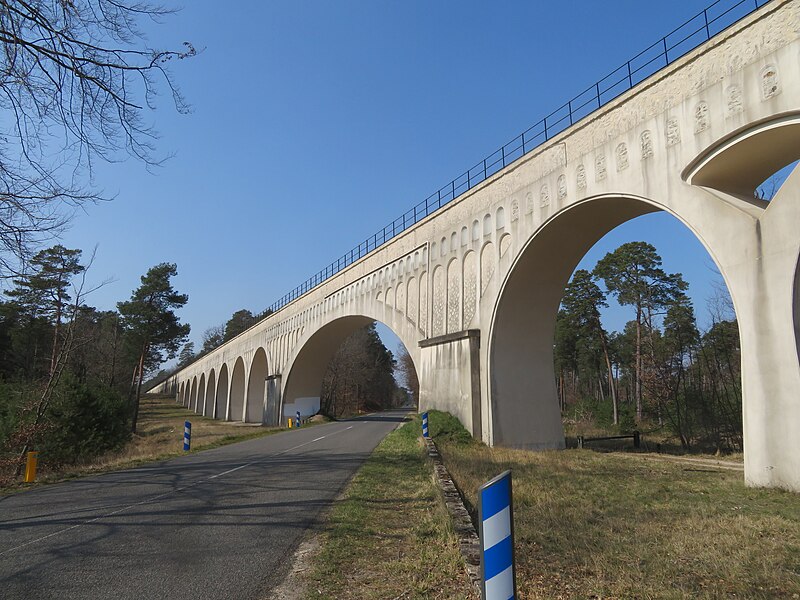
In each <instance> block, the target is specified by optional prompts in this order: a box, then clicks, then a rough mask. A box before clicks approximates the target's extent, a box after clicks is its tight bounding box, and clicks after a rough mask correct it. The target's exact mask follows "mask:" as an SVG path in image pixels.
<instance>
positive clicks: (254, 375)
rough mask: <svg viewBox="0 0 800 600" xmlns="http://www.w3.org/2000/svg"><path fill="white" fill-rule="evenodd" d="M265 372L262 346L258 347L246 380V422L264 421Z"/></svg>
mask: <svg viewBox="0 0 800 600" xmlns="http://www.w3.org/2000/svg"><path fill="white" fill-rule="evenodd" d="M267 373H268V370H267V353H266V351H265V350H264V348H258V350H256V353H255V355H254V356H253V362H252V363H251V364H250V375H249V377H248V380H247V401H246V403H247V408H246V410H245V419H244V420H245V421H247V422H248V423H262V422H263V421H264V401H265V400H266V379H267Z"/></svg>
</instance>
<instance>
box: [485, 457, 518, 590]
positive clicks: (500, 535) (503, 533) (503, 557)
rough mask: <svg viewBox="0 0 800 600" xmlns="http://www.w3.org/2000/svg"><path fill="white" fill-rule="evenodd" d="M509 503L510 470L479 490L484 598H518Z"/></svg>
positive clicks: (511, 510)
mask: <svg viewBox="0 0 800 600" xmlns="http://www.w3.org/2000/svg"><path fill="white" fill-rule="evenodd" d="M512 504H513V503H512V493H511V471H505V472H504V473H501V474H500V475H498V476H497V477H495V478H494V479H492V480H490V481H487V482H486V483H484V484H483V485H482V486H481V487H480V489H479V490H478V515H479V524H480V541H481V597H482V598H483V600H513V599H515V598H516V597H517V582H516V574H515V568H514V511H513V506H512Z"/></svg>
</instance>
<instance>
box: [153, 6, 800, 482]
mask: <svg viewBox="0 0 800 600" xmlns="http://www.w3.org/2000/svg"><path fill="white" fill-rule="evenodd" d="M799 12H800V3H798V2H797V0H773V2H770V3H768V4H767V5H765V6H764V7H762V8H761V9H759V10H758V11H756V12H755V13H753V14H752V15H750V16H749V17H746V18H745V19H743V20H742V21H740V22H739V23H737V24H736V25H735V26H732V27H730V28H729V29H727V30H726V31H725V32H723V33H722V34H720V35H718V36H717V37H715V38H713V39H712V40H710V41H709V42H707V43H705V44H704V45H702V46H700V47H699V48H697V49H696V50H694V51H693V52H691V53H690V54H688V55H687V56H685V57H683V58H682V59H680V60H678V61H676V62H675V63H673V64H672V65H670V66H669V67H667V68H665V69H663V70H661V71H659V72H658V73H656V74H655V75H653V76H652V77H650V78H648V79H647V80H645V81H644V82H642V83H641V84H639V85H637V86H636V87H635V88H633V89H632V90H630V91H629V92H627V93H625V94H623V95H622V96H620V97H619V98H618V99H617V100H615V101H614V102H612V103H610V104H608V105H606V106H605V107H603V108H602V109H600V110H598V111H596V112H594V113H592V114H591V115H589V116H588V117H586V118H585V119H583V120H581V121H579V122H577V123H576V124H575V125H574V126H572V127H570V128H569V129H567V130H566V131H564V132H563V133H562V134H560V135H558V136H556V137H554V138H553V139H552V140H550V141H549V142H548V143H546V144H544V145H542V146H540V147H539V148H537V149H536V150H535V151H533V152H531V153H529V154H528V155H526V156H525V157H523V158H522V159H520V160H518V161H516V162H515V163H513V164H511V165H510V166H508V167H507V168H505V169H504V170H502V171H500V172H499V173H497V174H496V175H494V176H492V177H490V178H489V179H487V180H486V181H485V182H483V183H482V184H480V185H478V186H476V187H474V188H473V189H472V190H470V191H469V192H467V193H465V194H463V195H462V196H460V197H459V198H458V199H457V200H455V201H453V202H451V203H450V204H449V205H447V206H446V207H445V208H443V209H442V210H440V211H438V212H437V213H435V214H434V215H431V216H430V217H429V218H427V219H426V220H424V221H422V222H420V223H418V224H417V225H416V226H414V227H413V228H411V229H409V230H408V231H406V232H405V233H403V234H402V235H400V236H398V237H397V238H395V239H393V240H392V241H391V242H389V243H387V244H385V245H384V246H382V247H381V248H379V249H377V250H376V251H374V252H372V253H371V254H369V255H368V256H366V257H365V258H363V259H361V260H360V261H358V262H357V263H355V264H353V265H352V266H350V267H349V268H347V269H346V270H344V271H342V272H341V273H339V274H338V275H336V276H334V277H333V278H331V279H329V280H327V281H326V282H325V283H323V284H321V285H319V286H318V287H316V288H314V289H313V290H311V291H310V292H308V293H306V294H305V295H303V296H302V297H300V298H298V299H297V300H295V301H294V302H292V303H291V304H289V305H288V306H286V307H285V308H283V309H282V310H280V311H278V312H277V313H276V314H274V315H272V316H270V317H269V318H267V319H265V320H264V321H262V322H261V323H259V324H258V325H256V326H255V327H253V328H252V329H250V330H248V331H246V332H245V333H243V334H242V335H240V336H239V337H237V338H235V339H233V340H231V341H230V342H228V343H226V344H224V345H223V346H221V347H220V348H218V349H217V350H216V351H214V352H213V353H211V354H209V355H207V356H205V357H203V358H202V359H201V360H199V361H197V362H196V363H194V364H192V365H190V366H188V367H187V368H185V369H183V370H182V371H180V372H179V373H177V374H175V376H173V377H172V378H171V379H170V380H168V381H167V382H165V384H163V385H162V386H160V388H161V390H164V389H168V390H170V391H171V392H175V393H176V394H177V395H178V398H179V400H180V401H182V402H183V403H184V404H187V405H189V406H192V407H196V410H197V411H198V412H203V413H204V414H213V415H214V416H216V417H218V418H229V419H237V420H241V419H248V420H256V421H258V420H259V418H261V419H263V420H265V421H266V422H274V421H276V420H277V419H279V418H280V414H281V410H280V408H279V407H280V404H281V403H286V402H288V403H291V402H293V401H294V399H296V398H305V397H314V396H319V393H320V392H319V390H320V385H321V379H322V374H323V372H324V368H325V366H326V365H327V361H328V359H329V358H330V356H332V353H333V352H334V351H335V348H336V346H337V345H338V344H339V343H340V342H341V341H342V340H343V339H344V337H345V336H346V335H347V334H348V333H349V332H352V331H354V330H355V329H356V328H357V327H359V326H361V325H363V324H364V323H366V322H367V321H368V320H369V319H375V320H378V321H381V322H382V323H384V324H386V325H387V326H388V327H390V328H391V329H392V330H393V331H394V332H395V333H396V334H397V335H398V336H399V337H400V339H401V340H402V341H403V343H404V344H405V346H406V348H408V350H409V352H410V354H411V356H412V358H413V360H414V363H415V365H416V367H417V372H418V373H419V374H420V384H421V388H422V389H421V402H422V405H423V406H424V407H426V408H443V409H446V410H450V411H451V412H453V413H455V414H457V415H459V417H460V418H461V419H462V421H463V422H464V423H465V425H467V427H469V428H471V429H473V431H474V432H475V434H476V435H480V437H481V438H482V439H483V440H484V441H485V442H487V443H489V444H505V445H511V446H519V447H528V448H560V447H563V444H564V439H563V431H562V427H561V422H560V418H559V413H558V405H557V400H556V391H555V377H554V373H553V360H552V344H553V331H554V327H555V318H556V313H557V309H558V305H559V302H560V300H561V297H562V295H563V291H564V286H565V284H566V283H567V281H568V278H569V276H570V275H571V273H572V271H573V269H574V268H575V266H576V265H577V264H578V262H579V261H580V259H581V258H582V257H583V255H584V253H585V252H586V251H587V250H588V248H590V247H591V246H592V244H594V243H595V242H596V241H597V240H598V239H600V238H601V237H602V236H603V235H605V234H606V233H607V232H608V231H609V230H611V229H613V228H614V227H616V226H617V225H619V224H621V223H623V222H625V221H627V220H629V219H632V218H634V217H636V216H639V215H641V214H644V213H647V212H652V211H656V210H663V211H666V212H668V213H670V214H671V215H674V216H675V217H676V218H677V219H679V220H680V221H681V222H682V223H684V224H685V225H686V226H687V227H688V228H689V229H690V230H691V231H692V232H693V233H694V234H695V235H696V236H697V237H698V239H699V240H700V241H701V242H702V243H703V245H704V246H705V248H706V249H707V250H708V252H709V254H710V255H711V257H712V258H713V260H714V261H715V262H716V264H717V266H718V267H719V270H720V272H721V273H722V276H723V277H724V279H725V282H726V283H727V285H728V289H729V291H730V293H731V296H732V298H733V302H734V306H735V309H736V313H737V317H738V320H739V327H740V333H741V348H742V387H743V396H744V406H743V411H744V426H745V457H746V458H745V466H746V469H745V473H746V475H745V477H746V480H747V482H748V483H749V484H751V485H758V486H780V487H785V488H788V489H793V490H798V491H800V448H799V447H798V445H800V441H799V440H800V360H798V354H799V353H798V329H799V327H800V325H799V324H798V323H799V321H798V314H799V313H800V300H798V292H797V288H798V278H799V277H800V275H798V257H799V256H800V227H799V226H798V225H800V214H799V213H798V211H800V197H798V195H799V194H800V173H798V172H797V170H796V171H795V172H794V173H793V174H792V176H791V177H790V178H789V180H788V181H787V182H786V183H785V184H784V186H783V187H782V188H781V190H780V191H779V192H778V194H777V196H776V197H775V198H774V199H773V200H772V201H771V202H769V203H767V202H763V201H759V200H755V199H754V198H753V191H754V189H755V186H756V185H757V184H758V183H760V182H761V181H763V179H764V178H766V177H767V176H768V175H769V174H771V173H772V172H774V171H775V170H776V169H777V168H779V167H781V166H783V165H786V164H789V163H791V162H792V161H793V160H796V159H798V158H800V142H798V121H800V68H798V64H800V39H799V38H800V16H799ZM467 331H477V332H478V333H477V335H475V336H473V337H470V336H469V335H468V334H467V333H464V332H467ZM443 336H444V337H443ZM448 336H450V337H448ZM437 340H438V341H437ZM420 344H422V347H421V346H420ZM470 344H473V345H470ZM264 360H265V361H266V373H267V376H266V378H267V385H266V386H265V385H264V381H263V380H262V378H261V375H262V374H263V373H264ZM254 369H255V370H256V371H257V375H255V376H253V372H254ZM270 390H271V391H270ZM265 403H266V406H267V409H266V410H265V409H264V406H265ZM259 414H261V415H262V416H261V417H259Z"/></svg>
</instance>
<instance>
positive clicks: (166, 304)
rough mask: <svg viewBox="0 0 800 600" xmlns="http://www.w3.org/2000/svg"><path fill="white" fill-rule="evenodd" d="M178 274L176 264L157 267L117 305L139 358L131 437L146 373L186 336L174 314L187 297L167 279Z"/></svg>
mask: <svg viewBox="0 0 800 600" xmlns="http://www.w3.org/2000/svg"><path fill="white" fill-rule="evenodd" d="M177 274H178V268H177V266H176V265H175V264H172V263H161V264H158V265H156V266H155V267H152V268H151V269H150V270H148V271H147V273H146V274H145V275H143V276H142V278H141V281H142V284H141V285H140V286H139V287H138V288H137V289H135V290H134V291H133V294H132V296H131V299H130V300H128V301H127V302H119V303H118V304H117V308H118V309H119V313H120V315H121V322H122V327H123V329H124V330H125V332H126V335H127V339H128V342H129V344H130V345H131V348H132V349H133V350H134V352H136V354H137V356H138V360H137V365H136V367H135V368H134V372H133V377H132V385H131V392H132V393H131V395H132V396H133V400H132V403H133V417H132V419H131V430H132V431H133V432H134V433H136V421H137V419H138V416H139V396H140V394H141V388H142V381H143V379H144V376H145V373H146V372H147V371H150V370H151V369H152V368H153V367H155V366H157V365H159V364H160V363H161V362H163V361H164V359H165V355H166V358H174V356H175V354H176V353H177V352H178V348H179V347H180V345H181V344H182V343H183V342H184V341H185V340H186V338H187V336H188V335H189V330H190V328H189V325H188V324H186V325H184V324H181V322H180V319H179V318H178V316H177V315H176V314H175V312H174V310H176V309H178V308H181V307H182V306H184V305H185V304H186V302H187V301H188V300H189V297H188V296H187V295H185V294H180V293H178V292H176V291H175V289H173V287H172V283H171V282H170V278H172V277H174V276H176V275H177Z"/></svg>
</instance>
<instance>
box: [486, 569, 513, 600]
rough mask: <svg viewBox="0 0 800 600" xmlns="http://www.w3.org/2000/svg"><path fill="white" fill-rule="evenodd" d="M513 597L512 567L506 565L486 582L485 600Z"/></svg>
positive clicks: (503, 599)
mask: <svg viewBox="0 0 800 600" xmlns="http://www.w3.org/2000/svg"><path fill="white" fill-rule="evenodd" d="M513 597H514V567H513V565H512V566H510V567H508V568H507V569H506V570H505V571H502V572H500V573H498V574H497V575H495V576H494V577H492V578H491V579H489V580H488V581H487V582H486V600H508V599H509V598H513Z"/></svg>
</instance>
